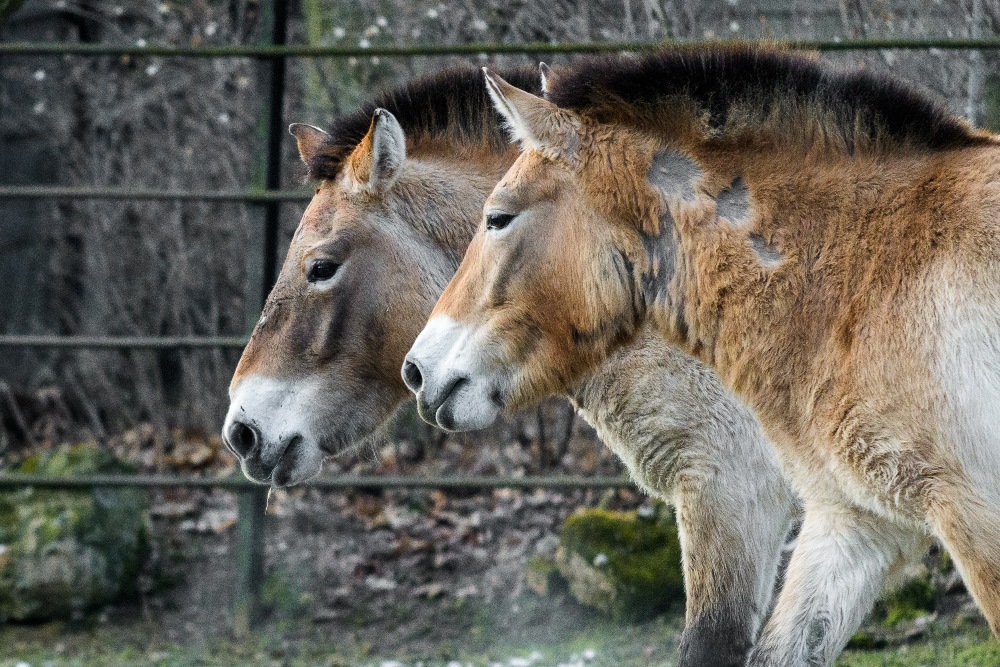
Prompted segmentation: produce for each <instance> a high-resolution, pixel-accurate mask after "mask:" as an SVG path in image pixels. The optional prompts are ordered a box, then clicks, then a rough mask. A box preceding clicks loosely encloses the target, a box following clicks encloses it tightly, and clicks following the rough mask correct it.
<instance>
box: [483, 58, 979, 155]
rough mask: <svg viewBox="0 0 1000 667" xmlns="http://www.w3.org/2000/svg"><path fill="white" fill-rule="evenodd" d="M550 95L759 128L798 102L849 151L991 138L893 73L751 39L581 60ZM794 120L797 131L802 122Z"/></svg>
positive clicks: (617, 113)
mask: <svg viewBox="0 0 1000 667" xmlns="http://www.w3.org/2000/svg"><path fill="white" fill-rule="evenodd" d="M501 76H503V75H502V74H501ZM503 78H505V79H506V77H503ZM508 81H509V80H508ZM510 83H511V84H512V85H514V86H516V87H518V88H522V89H523V90H528V91H531V92H534V90H533V89H532V88H523V87H522V86H520V85H519V84H517V83H515V82H513V81H510ZM546 97H547V99H549V100H551V101H552V102H554V103H555V104H556V105H558V106H560V107H562V108H565V109H572V110H574V111H579V112H582V113H585V114H587V115H588V116H590V117H592V118H594V119H596V120H599V121H601V122H623V121H624V122H632V123H635V124H639V125H647V124H648V122H649V119H650V117H651V116H653V117H655V116H658V115H659V114H660V113H662V112H663V109H664V107H668V108H669V107H670V106H672V105H674V104H677V103H678V102H682V103H683V104H685V105H690V106H689V109H690V111H692V112H693V113H695V114H696V115H698V116H699V117H701V118H702V119H704V121H705V122H706V123H707V125H708V127H710V128H711V129H712V130H713V132H715V133H718V134H734V133H738V132H739V131H741V130H747V129H749V128H753V130H754V131H760V130H761V129H762V126H768V125H770V126H772V127H774V126H776V125H782V124H784V123H786V122H788V121H789V120H791V121H793V122H795V121H797V120H798V119H796V118H789V115H791V114H793V113H795V111H798V112H804V113H806V114H807V115H811V116H813V117H814V118H817V119H820V120H821V122H822V123H823V128H824V130H825V132H826V133H827V136H828V139H831V140H833V139H836V141H837V142H838V143H840V144H841V145H843V146H844V147H845V148H846V149H847V150H849V151H853V150H855V149H858V148H865V147H872V146H879V145H885V144H889V145H901V144H908V145H912V146H922V147H925V148H931V149H946V148H962V147H971V146H976V145H982V144H983V143H984V142H988V141H989V139H988V138H987V137H985V136H983V135H982V134H980V133H977V132H974V131H973V130H972V129H971V128H970V127H969V125H968V124H967V123H966V122H965V121H964V120H962V119H959V118H956V117H955V115H954V114H953V113H951V112H950V111H949V110H948V109H947V108H946V107H945V106H944V105H942V104H939V103H937V102H935V101H934V100H932V99H930V98H929V97H928V96H927V95H925V94H922V93H920V92H917V91H916V90H914V89H913V88H911V87H909V86H907V85H905V84H903V83H902V82H900V81H898V80H896V79H892V78H889V77H887V76H884V75H882V74H877V73H875V72H871V71H869V70H866V69H847V70H840V69H834V68H831V67H829V66H824V65H823V64H821V63H819V62H817V61H816V60H815V59H814V58H811V57H809V56H807V55H804V54H799V53H793V52H786V51H778V50H772V49H762V48H760V47H759V46H753V45H751V44H736V45H732V46H725V47H716V48H712V49H705V48H677V49H672V50H666V51H661V52H658V53H653V54H649V55H645V56H641V57H634V56H620V57H611V58H609V57H594V58H588V59H584V60H579V61H576V62H575V63H574V64H572V65H570V66H569V67H568V68H566V69H565V70H561V71H560V72H559V75H558V76H556V77H555V78H554V81H553V83H552V84H551V85H550V86H549V90H548V91H547V93H546ZM795 125H796V126H797V128H798V129H799V130H800V131H801V129H802V126H801V124H799V123H797V122H795ZM783 129H788V128H783Z"/></svg>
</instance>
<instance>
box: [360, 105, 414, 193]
mask: <svg viewBox="0 0 1000 667" xmlns="http://www.w3.org/2000/svg"><path fill="white" fill-rule="evenodd" d="M405 159H406V135H404V134H403V128H402V127H400V125H399V121H397V120H396V117H395V116H393V115H392V114H391V113H389V112H388V111H386V110H385V109H375V113H374V114H373V115H372V124H371V126H370V127H369V128H368V134H366V135H365V137H364V139H362V140H361V143H359V144H358V145H357V147H356V148H355V149H354V151H353V152H352V153H351V155H350V157H349V158H348V159H347V165H348V169H347V174H348V176H349V177H350V178H352V179H353V180H354V182H355V183H356V184H357V185H358V187H359V188H361V189H362V190H368V191H371V192H374V191H377V190H382V189H385V188H387V187H389V186H390V185H392V183H393V182H394V181H395V180H396V176H397V174H398V172H399V166H400V165H401V164H403V160H405Z"/></svg>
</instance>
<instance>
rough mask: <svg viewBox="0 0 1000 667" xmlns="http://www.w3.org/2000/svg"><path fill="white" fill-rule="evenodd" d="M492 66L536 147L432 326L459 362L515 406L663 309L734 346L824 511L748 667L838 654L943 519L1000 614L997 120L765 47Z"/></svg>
mask: <svg viewBox="0 0 1000 667" xmlns="http://www.w3.org/2000/svg"><path fill="white" fill-rule="evenodd" d="M487 80H488V81H489V82H490V86H491V88H490V90H491V91H492V92H493V95H494V97H495V99H496V100H497V108H498V110H500V111H501V113H504V114H505V116H506V117H507V120H508V123H509V124H510V126H511V128H512V129H513V131H514V134H515V138H517V139H519V140H520V141H521V142H522V144H523V145H524V146H525V147H526V150H524V151H523V152H522V154H521V156H520V157H519V158H518V160H517V162H516V163H515V164H514V166H513V167H512V168H511V170H510V171H509V172H508V173H507V175H506V176H505V177H504V179H503V180H502V181H501V182H500V184H499V185H498V186H497V187H496V189H495V190H494V192H493V194H492V195H491V197H490V199H489V200H488V201H487V204H486V211H487V212H488V213H489V212H491V211H503V212H504V213H505V214H506V215H508V216H514V217H513V218H512V222H511V224H510V225H509V226H508V227H507V228H505V229H504V230H503V231H492V232H491V231H487V230H480V232H479V233H478V234H477V236H476V238H475V239H473V242H472V244H471V245H470V247H469V250H468V252H467V253H466V257H465V259H464V260H463V263H462V265H461V266H460V267H459V269H458V272H457V273H456V275H455V278H454V279H453V281H452V282H451V284H450V285H449V286H448V288H447V289H446V290H445V292H444V294H443V295H442V297H441V299H440V300H439V302H438V305H437V306H436V307H435V311H434V313H433V315H432V317H431V319H430V322H429V324H428V327H427V329H425V332H423V333H421V335H420V336H419V337H418V339H417V342H418V344H419V343H421V341H423V343H424V346H425V347H427V348H428V349H430V346H432V345H433V344H434V341H433V340H430V339H429V338H428V337H427V336H425V334H426V333H427V332H428V331H431V330H432V329H436V330H437V331H442V332H445V331H453V332H455V333H454V334H449V335H452V336H453V338H452V340H453V341H456V342H454V344H451V343H445V342H443V341H442V342H439V343H438V347H439V348H441V350H442V351H441V352H440V353H439V354H438V357H439V358H442V359H447V360H456V359H458V360H462V363H464V364H465V366H463V369H465V370H463V372H464V375H462V376H461V381H462V385H461V386H462V387H463V388H464V387H470V386H477V385H486V386H492V387H497V389H494V391H495V392H496V393H497V395H498V397H499V398H500V400H503V401H504V402H505V404H506V405H516V404H519V403H522V402H526V401H531V400H536V399H537V398H538V397H539V396H540V395H543V394H545V393H546V392H549V391H559V390H560V387H562V386H565V385H566V384H567V383H570V384H571V383H572V381H573V380H574V378H576V377H579V376H580V375H585V374H586V373H588V372H589V369H590V368H593V367H595V365H598V364H600V363H603V360H604V359H605V358H606V357H607V355H608V354H613V353H614V351H615V350H617V349H619V348H620V347H621V346H622V345H626V344H628V342H629V341H630V340H632V337H633V336H634V335H636V334H637V332H639V331H642V327H643V325H649V324H652V325H653V326H655V328H656V329H657V330H659V332H660V333H661V334H662V335H663V336H664V337H665V338H666V339H667V340H669V341H670V342H672V343H673V344H675V345H677V346H679V347H680V348H681V349H683V350H685V351H686V352H688V353H690V354H693V355H696V356H697V357H698V358H700V359H701V360H702V361H704V362H705V363H706V364H708V365H710V366H711V367H713V368H714V369H715V370H716V371H717V372H718V374H719V376H720V377H721V378H722V380H723V382H724V384H725V385H726V386H728V387H729V388H730V389H732V390H735V391H736V392H737V393H738V394H739V395H740V396H741V397H742V398H743V399H744V400H745V401H746V402H747V403H748V404H749V405H750V407H751V408H752V409H753V410H754V411H755V413H756V414H757V416H758V417H759V419H760V420H761V423H762V424H763V425H764V427H765V429H766V431H767V433H768V435H769V436H770V438H771V439H772V440H773V441H774V442H775V444H776V445H777V447H778V450H779V452H780V455H781V457H782V458H783V460H784V464H785V467H786V470H787V471H788V472H789V474H790V476H791V477H792V479H793V482H794V484H795V486H796V487H797V490H798V491H799V492H800V494H801V495H802V496H803V499H804V502H805V508H806V515H805V521H804V525H803V528H802V533H801V535H800V538H799V543H798V547H797V549H796V550H795V553H794V555H793V557H792V560H791V563H790V565H789V571H788V575H787V579H786V584H785V586H784V588H783V590H782V592H781V595H780V598H779V600H778V603H777V605H776V608H775V611H774V613H773V615H772V616H771V619H770V620H769V622H768V624H767V626H766V627H765V630H764V632H763V634H762V636H761V638H760V641H759V643H758V645H757V647H756V649H755V652H754V654H753V656H752V659H751V661H750V664H751V665H754V666H765V665H767V666H776V665H796V666H797V665H826V664H829V663H830V662H832V660H833V659H834V657H835V656H836V655H837V653H838V652H839V651H840V650H841V648H842V647H843V646H844V644H845V643H846V642H847V640H848V639H849V638H850V636H851V634H852V633H853V632H854V630H855V629H856V628H857V626H858V624H859V623H860V622H861V620H862V619H863V618H864V616H865V614H866V613H867V612H868V611H869V609H870V608H871V605H872V604H873V602H874V600H875V599H876V598H877V597H878V595H879V593H880V592H881V590H882V587H883V586H884V585H885V582H886V581H888V580H890V579H891V578H892V577H893V575H894V574H896V573H898V572H899V571H900V570H901V569H902V566H903V565H904V564H905V563H906V562H907V561H908V560H911V559H913V558H915V557H918V556H919V555H920V554H921V549H922V548H923V547H924V546H925V544H926V536H927V535H928V533H930V534H933V535H935V536H937V537H938V538H939V539H940V540H941V541H942V542H943V543H944V545H945V547H946V548H947V549H948V550H949V552H950V553H951V555H952V557H953V558H954V560H955V562H956V564H957V567H958V569H959V571H960V572H961V573H962V576H963V577H964V579H965V581H966V584H967V586H968V588H969V590H970V591H971V592H972V594H973V596H974V597H975V599H976V601H977V602H978V603H979V605H980V608H981V609H982V611H983V613H984V614H985V616H986V618H987V619H988V621H989V622H990V625H991V627H992V629H993V630H994V632H995V633H997V632H1000V407H998V406H1000V226H998V215H1000V214H998V211H1000V186H998V184H1000V148H998V143H997V142H996V140H995V139H994V138H993V137H991V136H988V135H986V134H983V133H979V132H975V131H973V130H971V129H969V128H967V127H966V126H965V125H964V123H963V122H962V121H961V120H959V119H957V118H954V117H951V116H949V115H948V114H947V113H946V112H944V111H942V110H941V109H940V108H939V107H937V106H936V105H934V104H933V103H931V102H930V101H928V100H925V99H923V98H921V97H919V96H915V94H914V93H911V92H907V91H906V90H905V89H903V88H902V87H901V86H900V85H899V84H895V83H892V82H888V81H886V80H882V79H876V78H874V77H872V76H871V75H869V74H866V73H864V72H861V71H854V72H850V71H848V72H842V71H837V70H833V69H831V68H826V67H824V66H822V65H819V64H814V63H812V62H811V61H804V60H802V59H801V58H800V57H798V56H794V55H790V54H785V53H780V52H775V51H770V50H766V49H762V50H756V49H751V48H749V47H739V48H737V49H736V50H735V51H734V50H732V49H721V50H717V49H702V50H688V51H680V52H677V51H671V52H667V53H665V54H659V55H651V56H645V57H641V58H637V59H632V58H625V59H608V60H598V61H590V62H588V63H586V64H584V65H580V66H578V67H576V68H574V69H573V70H571V71H569V72H561V73H558V75H557V76H555V77H554V80H553V81H552V82H550V91H551V92H550V94H549V96H550V100H554V101H557V102H561V103H563V104H566V105H568V106H571V107H573V108H572V109H570V108H563V107H559V106H556V105H555V104H553V103H552V101H546V100H543V99H540V98H538V97H535V96H533V95H531V94H529V93H527V92H525V91H521V90H518V89H517V88H516V87H513V86H510V85H508V84H506V83H505V82H503V81H502V80H501V79H498V78H497V77H495V76H493V75H489V74H488V75H487ZM748 91H749V92H748ZM859 91H860V92H859ZM893 105H898V106H899V107H900V110H898V111H893V109H892V108H891V107H892V106H893ZM706 114H708V115H709V116H710V117H712V118H714V119H715V120H714V121H712V122H708V121H707V120H706V117H705V116H706ZM734 218H735V219H734ZM515 249H522V250H519V251H518V252H515ZM524 249H526V250H524ZM498 275H503V276H504V281H503V282H504V294H505V299H504V303H503V307H502V308H497V307H492V305H491V302H490V299H489V295H490V294H491V292H492V290H493V288H494V285H495V283H496V277H497V276H498ZM442 322H447V323H449V328H445V327H443V326H442V325H441V323H442ZM528 331H530V332H531V333H530V334H528V333H526V332H528ZM580 332H583V333H582V334H581V333H580ZM525 335H531V336H534V347H533V348H532V351H531V353H530V354H528V355H522V354H519V350H518V349H517V348H511V347H510V346H509V345H508V341H511V340H518V339H519V338H520V337H522V336H525ZM449 345H451V346H450V347H449ZM416 353H417V349H416V346H415V348H414V350H413V351H411V353H410V354H411V355H414V354H416ZM465 360H468V361H465ZM581 360H584V361H581ZM449 363H453V364H454V363H456V362H453V361H449ZM588 364H589V365H588ZM425 370H426V373H427V374H429V375H433V374H434V373H435V372H437V371H436V370H435V369H434V368H428V369H425ZM453 381H454V380H453ZM486 407H488V406H486ZM474 417H475V415H471V416H470V417H469V419H473V418H474Z"/></svg>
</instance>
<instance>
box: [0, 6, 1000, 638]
mask: <svg viewBox="0 0 1000 667" xmlns="http://www.w3.org/2000/svg"><path fill="white" fill-rule="evenodd" d="M262 12H263V15H264V17H265V20H267V21H269V23H270V26H271V31H270V35H269V38H268V41H267V43H265V44H257V45H237V46H206V47H185V46H129V45H124V46H122V45H107V44H90V43H22V42H7V43H0V55H8V56H15V55H20V56H65V55H74V56H82V57H87V56H90V57H93V56H126V55H127V56H162V57H184V58H254V59H257V60H259V61H261V62H262V63H264V64H266V65H268V76H269V87H268V90H269V92H268V99H267V118H266V134H265V137H264V138H265V142H264V143H265V154H264V156H263V158H264V161H265V167H266V168H265V176H264V178H263V182H262V183H260V184H259V187H258V188H256V189H251V190H231V191H197V190H155V189H144V188H103V187H65V186H0V199H59V198H73V199H81V198H89V199H109V200H118V199H122V200H140V199H146V200H176V201H192V200H198V201H227V202H243V203H250V204H256V205H260V206H261V207H262V208H263V213H264V215H263V225H264V256H263V257H262V259H261V261H262V263H263V282H264V284H263V294H264V295H265V296H266V295H267V293H268V292H269V291H270V288H271V286H272V284H273V283H274V280H275V277H276V272H277V241H278V217H279V216H278V214H279V207H280V206H281V205H282V204H283V203H286V202H301V201H307V200H308V199H309V198H310V197H311V193H309V192H301V191H294V190H281V189H280V185H281V172H280V155H281V153H280V149H281V141H282V137H283V136H284V133H285V121H284V119H283V118H282V103H283V98H284V92H285V70H286V68H285V61H286V59H287V58H350V57H358V56H369V57H372V56H378V57H384V58H411V57H415V56H431V55H479V54H529V55H535V54H537V55H542V54H550V53H561V54H573V53H581V54H582V53H606V52H624V51H630V52H641V51H650V50H654V49H657V48H662V47H664V46H670V45H678V44H690V43H689V42H685V43H682V42H648V41H646V42H586V43H547V42H538V43H529V44H486V43H480V44H449V45H435V46H380V47H371V48H360V47H339V46H320V47H315V46H303V45H288V44H287V43H286V42H287V34H288V3H287V2H284V1H283V0H273V2H271V3H268V4H265V5H264V7H263V8H262ZM771 43H772V44H773V45H775V46H784V47H787V48H791V49H809V50H817V51H862V50H873V49H932V48H933V49H945V50H979V49H981V50H998V49H1000V38H981V39H961V38H904V39H865V40H842V41H841V40H812V41H785V42H780V41H773V42H771ZM245 344H246V338H245V337H233V336H229V337H225V336H216V337H192V336H188V337H104V336H44V335H0V348H3V347H23V348H93V349H191V348H242V347H243V346H244V345H245ZM26 486H30V487H39V488H49V489H63V490H68V489H76V490H80V489H93V488H107V487H141V488H208V489H215V488H219V489H228V490H231V491H235V492H236V493H237V497H238V518H237V524H236V525H237V542H238V544H237V566H238V577H239V581H238V588H237V599H236V600H235V616H234V618H235V630H236V632H237V633H238V634H243V635H246V634H248V633H249V631H250V627H251V626H252V625H253V623H254V622H255V620H256V617H257V614H258V609H259V592H260V582H261V580H262V575H263V563H264V539H263V538H264V512H265V508H266V503H267V490H266V488H264V487H261V486H258V485H255V484H253V483H251V482H249V481H248V480H246V479H243V478H241V477H225V478H208V477H168V476H149V475H135V476H116V475H110V476H109V475H104V476H101V475H94V476H86V477H83V476H81V477H71V478H64V477H47V476H40V475H12V474H6V475H0V489H10V488H18V487H26ZM310 486H311V487H312V488H316V489H322V490H330V491H343V490H348V489H368V490H384V489H402V488H409V489H413V488H434V489H445V490H484V489H497V488H515V489H559V490H572V489H614V488H623V487H629V486H631V482H629V480H627V479H624V478H617V477H568V476H558V477H541V476H536V477H525V478H497V477H477V478H470V477H413V476H409V477H406V476H380V477H359V476H342V477H338V478H331V479H321V480H317V481H314V482H312V483H311V484H310Z"/></svg>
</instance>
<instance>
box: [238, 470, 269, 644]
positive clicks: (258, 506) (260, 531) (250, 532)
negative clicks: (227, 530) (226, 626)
mask: <svg viewBox="0 0 1000 667" xmlns="http://www.w3.org/2000/svg"><path fill="white" fill-rule="evenodd" d="M236 506H237V512H238V514H237V520H236V567H237V576H238V577H239V581H237V583H236V585H237V589H236V607H235V609H234V613H233V630H234V631H235V633H236V635H237V636H238V637H248V636H249V635H250V630H251V628H253V625H254V623H256V622H257V617H258V614H259V612H260V585H261V579H262V578H263V575H264V520H265V516H264V511H265V510H266V509H267V488H265V487H260V486H258V487H254V488H252V489H247V490H243V491H240V492H239V493H238V494H237V500H236Z"/></svg>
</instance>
